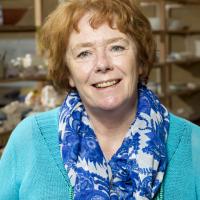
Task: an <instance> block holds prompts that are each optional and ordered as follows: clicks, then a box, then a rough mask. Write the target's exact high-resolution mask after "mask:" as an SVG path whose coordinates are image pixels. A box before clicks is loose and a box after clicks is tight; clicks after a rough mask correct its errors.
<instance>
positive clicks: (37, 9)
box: [0, 0, 47, 156]
mask: <svg viewBox="0 0 200 200" xmlns="http://www.w3.org/2000/svg"><path fill="white" fill-rule="evenodd" d="M42 5H43V1H42V0H34V24H33V25H1V26H0V37H1V34H4V35H5V34H9V35H12V37H13V38H14V37H15V36H14V34H16V33H17V34H19V33H20V34H22V35H23V34H26V33H31V34H33V36H32V37H35V40H37V32H38V29H39V28H40V27H41V25H42V19H43V16H42ZM36 52H37V45H36ZM22 81H26V82H27V81H36V82H44V81H47V78H46V77H44V76H34V75H33V76H31V77H15V78H1V79H0V84H4V83H14V82H22ZM5 103H6V102H5ZM11 132H12V130H7V131H5V132H0V156H1V154H2V151H3V147H4V146H5V144H6V142H7V140H8V138H9V136H10V134H11Z"/></svg>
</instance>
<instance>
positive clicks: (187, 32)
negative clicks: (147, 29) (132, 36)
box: [153, 29, 200, 36]
mask: <svg viewBox="0 0 200 200" xmlns="http://www.w3.org/2000/svg"><path fill="white" fill-rule="evenodd" d="M153 33H154V34H156V35H162V34H170V35H180V36H186V35H199V34H200V30H189V29H186V30H153Z"/></svg>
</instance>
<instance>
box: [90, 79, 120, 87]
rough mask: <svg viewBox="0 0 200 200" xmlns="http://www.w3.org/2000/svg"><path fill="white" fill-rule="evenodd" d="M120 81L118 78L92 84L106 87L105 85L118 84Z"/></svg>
mask: <svg viewBox="0 0 200 200" xmlns="http://www.w3.org/2000/svg"><path fill="white" fill-rule="evenodd" d="M120 81H121V80H120V79H116V80H109V81H103V82H99V83H96V84H93V86H94V87H96V88H107V87H111V86H114V85H116V84H118V83H119V82H120Z"/></svg>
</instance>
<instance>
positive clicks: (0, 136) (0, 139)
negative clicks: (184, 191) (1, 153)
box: [0, 130, 12, 148]
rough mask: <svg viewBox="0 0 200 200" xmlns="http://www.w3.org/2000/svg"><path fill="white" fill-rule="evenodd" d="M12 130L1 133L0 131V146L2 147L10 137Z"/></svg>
mask: <svg viewBox="0 0 200 200" xmlns="http://www.w3.org/2000/svg"><path fill="white" fill-rule="evenodd" d="M11 132H12V130H9V131H5V132H3V133H1V132H0V148H2V147H4V146H5V145H6V143H7V141H8V139H9V137H10V134H11Z"/></svg>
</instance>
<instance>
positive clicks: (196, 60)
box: [154, 57, 200, 68]
mask: <svg viewBox="0 0 200 200" xmlns="http://www.w3.org/2000/svg"><path fill="white" fill-rule="evenodd" d="M196 63H200V58H198V57H194V58H188V59H187V60H171V61H166V62H157V63H155V65H154V68H159V67H165V66H166V65H169V64H175V65H186V66H187V65H188V66H189V65H193V64H196Z"/></svg>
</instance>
